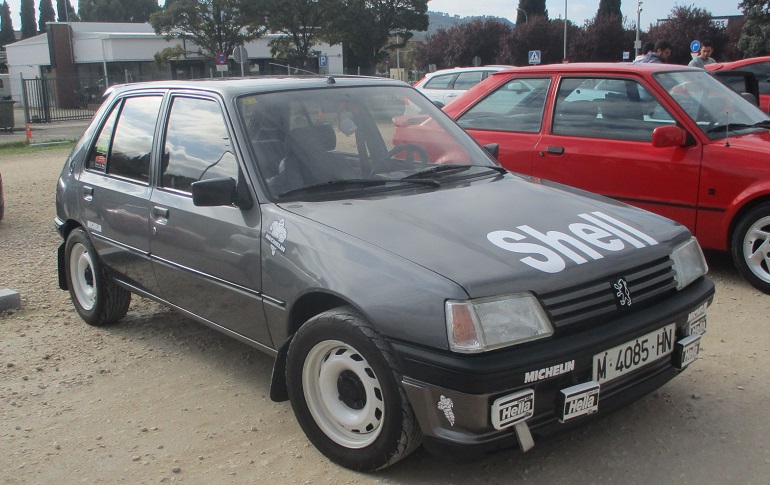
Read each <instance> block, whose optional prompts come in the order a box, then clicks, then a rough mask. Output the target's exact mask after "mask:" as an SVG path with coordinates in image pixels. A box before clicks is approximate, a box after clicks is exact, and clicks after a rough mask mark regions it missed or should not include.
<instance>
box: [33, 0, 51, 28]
mask: <svg viewBox="0 0 770 485" xmlns="http://www.w3.org/2000/svg"><path fill="white" fill-rule="evenodd" d="M47 22H56V12H55V11H54V9H53V2H52V1H51V0H40V19H39V20H38V22H37V27H38V30H39V31H40V32H41V33H42V32H45V31H46V26H45V24H46V23H47Z"/></svg>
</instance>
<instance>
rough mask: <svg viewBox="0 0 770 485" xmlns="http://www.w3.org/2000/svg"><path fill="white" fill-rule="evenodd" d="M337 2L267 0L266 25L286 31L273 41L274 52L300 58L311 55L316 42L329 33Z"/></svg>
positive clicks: (271, 46)
mask: <svg viewBox="0 0 770 485" xmlns="http://www.w3.org/2000/svg"><path fill="white" fill-rule="evenodd" d="M336 3H338V2H337V1H336V0H268V3H267V5H266V10H267V11H268V12H270V15H269V16H268V20H267V28H268V29H269V30H270V31H271V32H276V33H282V34H284V35H283V36H282V37H280V38H278V39H275V40H273V41H272V42H271V43H270V48H271V53H272V54H273V56H275V57H277V58H279V59H296V60H298V61H300V62H302V61H305V60H307V59H308V58H310V57H311V53H312V50H313V46H315V45H316V44H317V43H318V41H319V39H321V38H323V37H324V35H325V33H326V29H325V26H326V25H327V23H328V19H329V16H330V14H331V12H333V11H334V8H335V4H336ZM313 57H314V56H313Z"/></svg>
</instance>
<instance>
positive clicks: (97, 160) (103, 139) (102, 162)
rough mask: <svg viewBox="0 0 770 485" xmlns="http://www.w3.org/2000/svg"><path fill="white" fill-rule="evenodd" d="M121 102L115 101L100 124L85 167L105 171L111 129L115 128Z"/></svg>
mask: <svg viewBox="0 0 770 485" xmlns="http://www.w3.org/2000/svg"><path fill="white" fill-rule="evenodd" d="M121 105H122V102H121V103H117V104H116V105H115V106H114V107H113V108H112V111H111V112H110V115H109V116H108V117H107V121H105V122H104V125H102V129H101V131H100V132H99V136H98V137H97V138H96V144H95V145H94V147H93V148H92V149H91V155H90V156H89V157H88V161H87V162H86V168H88V169H89V170H96V171H98V172H102V173H104V172H106V171H107V156H108V155H109V153H110V142H112V135H113V131H114V130H115V120H117V119H118V112H119V111H120V106H121Z"/></svg>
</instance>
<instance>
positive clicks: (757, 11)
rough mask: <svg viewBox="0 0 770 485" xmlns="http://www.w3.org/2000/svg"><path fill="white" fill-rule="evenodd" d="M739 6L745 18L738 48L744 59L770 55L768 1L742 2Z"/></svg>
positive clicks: (746, 0) (769, 11) (769, 7)
mask: <svg viewBox="0 0 770 485" xmlns="http://www.w3.org/2000/svg"><path fill="white" fill-rule="evenodd" d="M739 6H740V7H741V9H743V13H744V15H745V16H746V23H745V24H744V25H743V30H742V31H741V37H740V39H739V40H738V48H739V49H740V50H741V51H742V52H743V54H744V55H745V56H746V57H756V56H766V55H768V54H770V0H743V1H742V2H741V3H740V4H739Z"/></svg>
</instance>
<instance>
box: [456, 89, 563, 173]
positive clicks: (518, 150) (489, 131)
mask: <svg viewBox="0 0 770 485" xmlns="http://www.w3.org/2000/svg"><path fill="white" fill-rule="evenodd" d="M550 85H551V78H550V77H547V76H546V77H537V78H511V79H509V80H508V81H506V82H504V83H502V84H501V85H500V86H498V87H497V89H495V90H494V91H492V92H491V93H489V94H488V95H487V96H485V97H484V98H482V99H481V100H479V101H478V102H477V103H475V104H474V105H473V106H471V107H470V108H468V109H467V110H465V112H464V113H462V114H461V115H460V116H459V117H457V123H458V124H459V125H460V126H461V127H463V128H464V129H465V130H466V131H467V132H468V133H470V135H471V136H472V137H473V138H475V139H476V141H478V142H479V144H481V145H487V144H491V143H497V144H499V147H500V151H499V153H498V160H499V161H500V163H501V164H502V165H503V166H504V167H505V168H507V169H509V170H513V171H515V172H519V173H525V174H530V173H532V161H533V159H534V155H533V154H534V148H535V146H536V145H537V143H538V140H539V139H540V136H541V131H542V128H543V126H544V125H543V114H544V112H545V105H546V100H547V96H548V90H549V87H550Z"/></svg>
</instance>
